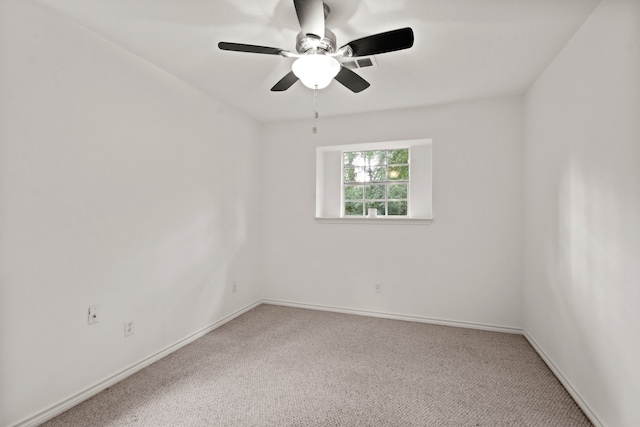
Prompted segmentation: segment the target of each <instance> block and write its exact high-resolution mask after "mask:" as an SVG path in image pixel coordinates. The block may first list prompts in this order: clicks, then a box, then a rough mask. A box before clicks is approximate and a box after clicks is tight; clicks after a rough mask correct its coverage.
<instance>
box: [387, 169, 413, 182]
mask: <svg viewBox="0 0 640 427" xmlns="http://www.w3.org/2000/svg"><path fill="white" fill-rule="evenodd" d="M389 179H390V180H392V181H408V180H409V166H389Z"/></svg>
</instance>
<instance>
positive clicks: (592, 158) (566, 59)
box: [524, 0, 640, 427]
mask: <svg viewBox="0 0 640 427" xmlns="http://www.w3.org/2000/svg"><path fill="white" fill-rule="evenodd" d="M525 135H526V149H525V170H526V174H525V176H526V184H525V194H526V196H525V215H526V220H525V225H526V233H525V242H526V247H525V260H526V261H525V290H524V293H525V295H524V297H525V298H524V301H525V304H524V313H525V317H524V322H525V328H526V330H527V332H528V333H529V335H530V336H531V337H533V339H534V340H535V341H536V342H537V343H538V345H539V346H540V347H541V348H542V349H543V351H544V352H545V353H546V354H547V356H548V357H549V358H550V359H551V360H552V361H553V363H554V364H555V365H556V366H557V368H558V369H559V370H560V371H561V372H562V374H563V375H564V376H565V378H566V379H567V380H568V381H569V382H570V383H571V384H572V386H573V387H574V389H575V390H576V391H577V392H578V393H579V394H580V396H581V397H582V399H583V400H584V401H585V402H586V403H587V404H588V406H589V407H590V408H591V410H592V411H593V412H594V413H595V415H596V416H597V417H598V418H599V419H600V421H601V423H602V424H603V425H607V426H620V427H623V426H638V425H640V405H639V404H638V403H639V402H640V332H639V331H638V326H639V325H640V261H639V260H640V222H639V219H640V2H638V1H636V0H603V1H602V3H601V4H600V5H599V6H598V7H597V8H596V9H595V11H594V13H593V15H592V16H591V17H590V18H589V19H588V20H587V21H586V23H585V24H584V25H583V27H582V28H581V29H580V30H579V31H578V32H577V33H576V35H575V36H574V37H573V39H572V40H571V42H570V43H569V44H568V45H567V46H566V47H565V48H564V50H563V51H562V52H561V53H560V54H559V56H558V57H557V58H556V59H555V61H554V62H553V63H552V64H551V65H550V66H549V68H548V69H547V70H546V71H545V72H544V73H543V75H542V76H541V77H540V78H539V80H538V81H537V82H536V83H535V85H534V86H533V87H532V88H531V89H530V90H529V92H528V93H527V95H526V98H525Z"/></svg>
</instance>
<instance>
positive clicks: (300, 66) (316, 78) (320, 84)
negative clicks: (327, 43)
mask: <svg viewBox="0 0 640 427" xmlns="http://www.w3.org/2000/svg"><path fill="white" fill-rule="evenodd" d="M291 69H292V71H293V74H295V75H296V77H298V78H299V79H300V80H301V81H302V84H304V85H305V86H306V87H308V88H310V89H316V88H317V89H323V88H325V87H327V86H329V83H331V80H333V78H334V77H335V76H336V75H337V74H338V72H339V71H340V63H339V62H338V61H337V60H336V59H335V58H332V57H330V56H326V55H318V54H310V55H304V56H301V57H300V58H298V59H296V61H295V62H294V63H293V66H292V67H291Z"/></svg>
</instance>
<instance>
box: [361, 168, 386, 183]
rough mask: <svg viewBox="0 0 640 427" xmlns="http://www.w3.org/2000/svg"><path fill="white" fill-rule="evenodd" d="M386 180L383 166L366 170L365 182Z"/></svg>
mask: <svg viewBox="0 0 640 427" xmlns="http://www.w3.org/2000/svg"><path fill="white" fill-rule="evenodd" d="M386 179H387V168H386V167H385V166H375V167H370V168H366V175H365V180H366V181H367V182H371V181H386Z"/></svg>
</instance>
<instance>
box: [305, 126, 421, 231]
mask: <svg viewBox="0 0 640 427" xmlns="http://www.w3.org/2000/svg"><path fill="white" fill-rule="evenodd" d="M397 148H409V149H410V151H411V154H410V156H411V158H410V162H411V163H410V170H411V172H410V173H411V175H410V181H411V186H410V187H409V188H408V191H409V192H410V194H409V197H408V199H410V204H409V206H408V215H407V216H400V215H390V216H382V215H381V216H377V217H368V216H355V215H351V216H343V215H342V210H343V206H344V200H343V191H344V190H343V187H344V178H343V176H342V174H343V157H342V152H344V151H369V150H389V149H397ZM432 159H433V144H432V139H430V138H422V139H413V140H398V141H381V142H364V143H362V142H359V143H347V144H339V145H319V146H316V180H315V184H316V185H315V190H316V191H315V200H316V203H315V221H316V222H317V223H323V224H403V225H428V224H431V223H432V221H433V199H432V193H433V190H432V181H433V177H432V174H433V162H432Z"/></svg>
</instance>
